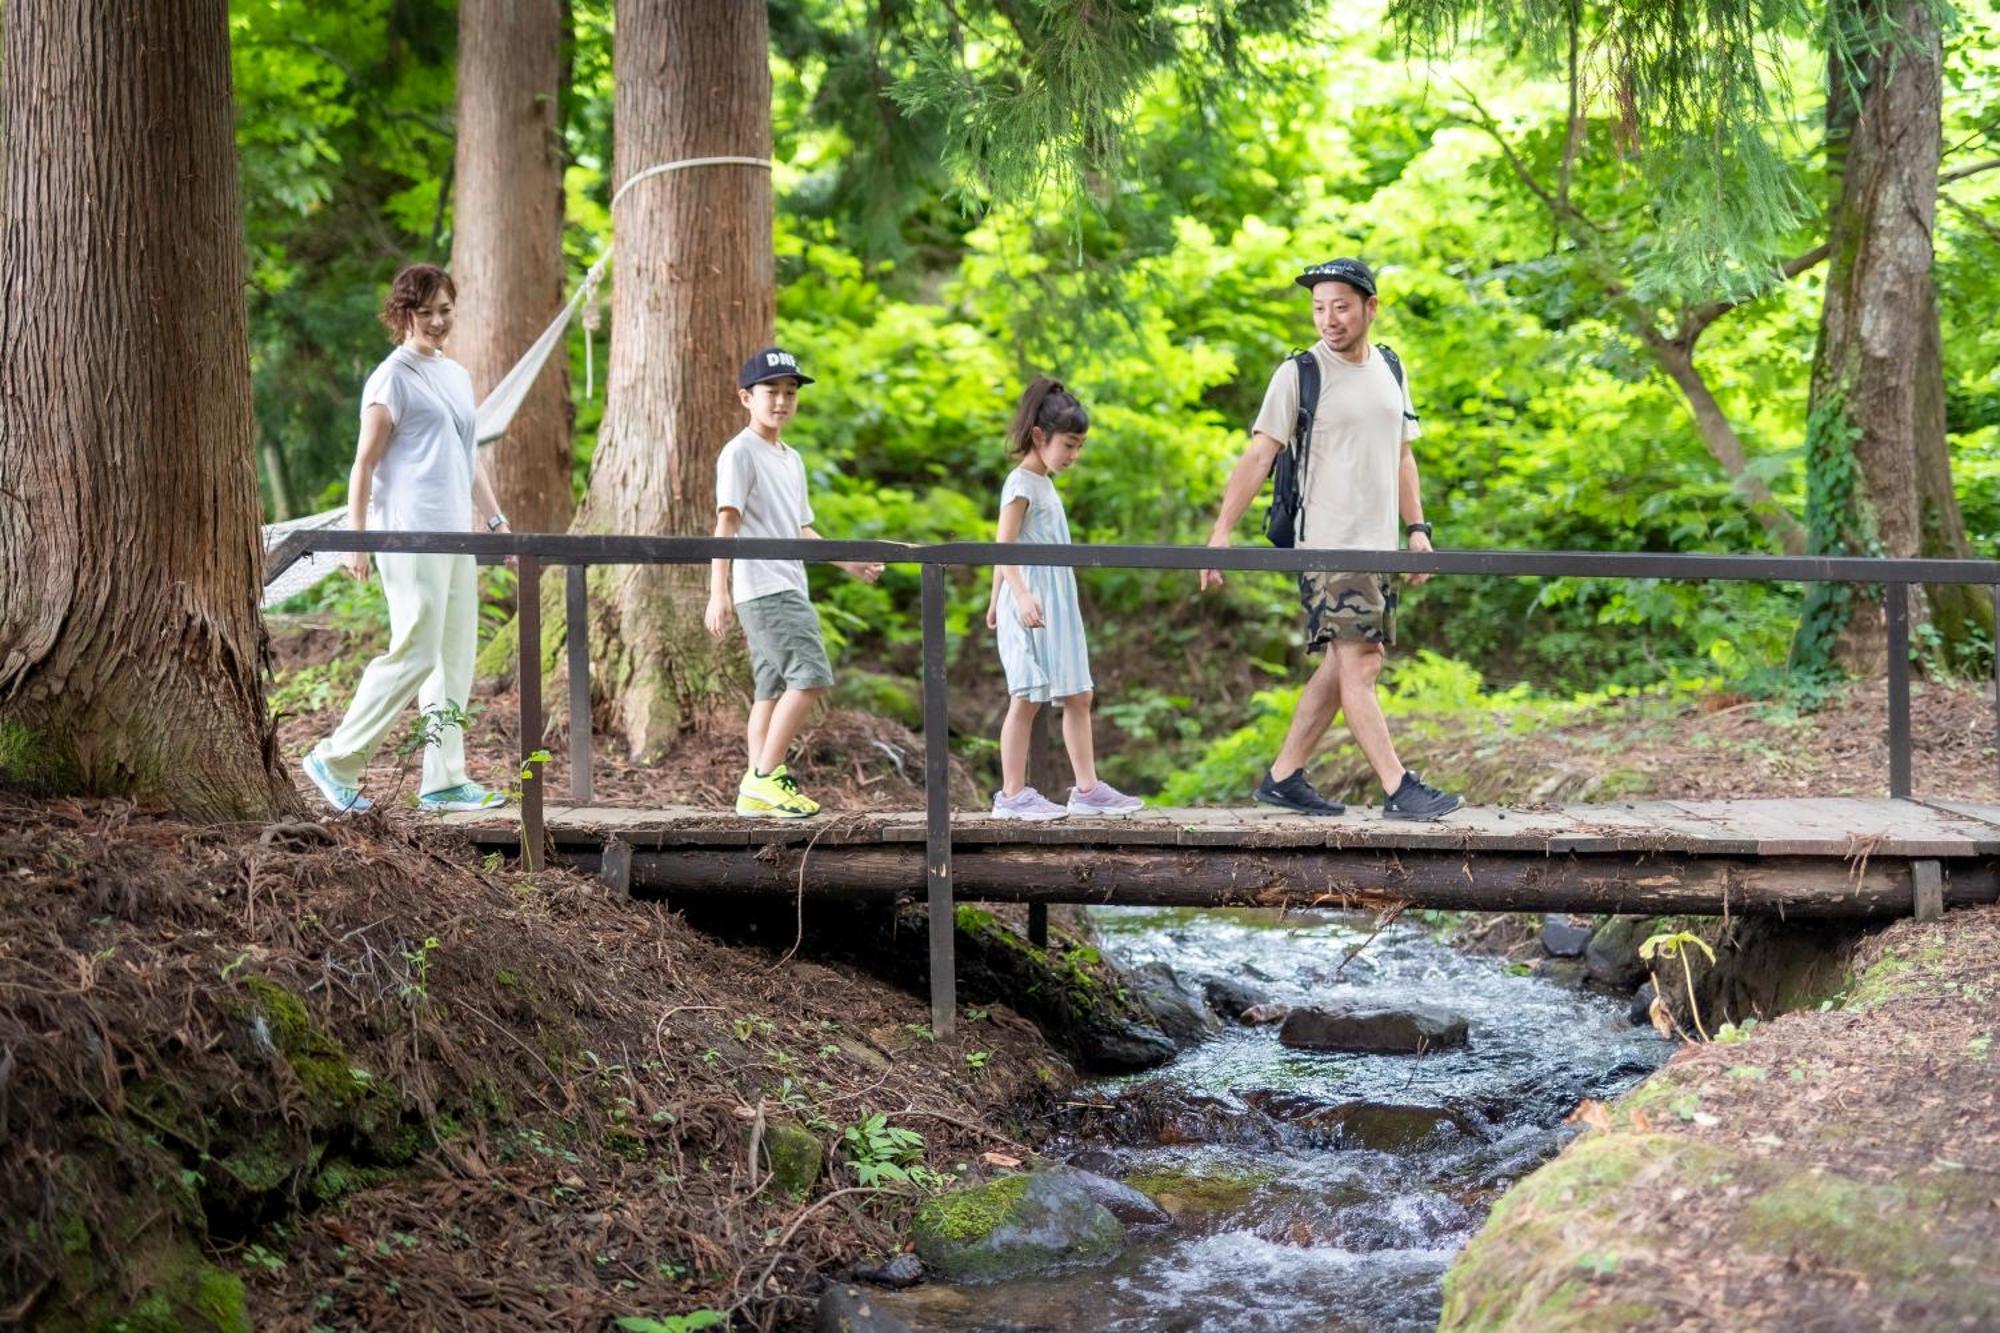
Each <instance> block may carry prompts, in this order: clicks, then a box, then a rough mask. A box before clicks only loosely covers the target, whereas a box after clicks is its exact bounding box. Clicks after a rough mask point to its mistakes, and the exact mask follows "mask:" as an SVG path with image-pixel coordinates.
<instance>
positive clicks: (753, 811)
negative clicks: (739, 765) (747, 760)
mask: <svg viewBox="0 0 2000 1333" xmlns="http://www.w3.org/2000/svg"><path fill="white" fill-rule="evenodd" d="M756 777H757V771H756V770H755V769H750V768H746V769H744V770H743V779H742V781H740V782H738V783H737V784H736V813H737V814H739V815H750V816H753V817H760V816H763V815H768V814H770V813H771V803H770V802H769V801H761V800H758V799H757V798H756V797H755V796H752V795H750V784H751V783H752V782H753V781H755V780H756Z"/></svg>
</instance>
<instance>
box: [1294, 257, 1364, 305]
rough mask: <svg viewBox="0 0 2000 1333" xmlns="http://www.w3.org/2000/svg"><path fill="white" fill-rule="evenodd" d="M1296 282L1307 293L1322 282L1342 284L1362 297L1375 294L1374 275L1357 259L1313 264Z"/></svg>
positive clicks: (1330, 260) (1333, 260)
mask: <svg viewBox="0 0 2000 1333" xmlns="http://www.w3.org/2000/svg"><path fill="white" fill-rule="evenodd" d="M1296 281H1297V282H1298V284H1299V286H1301V287H1303V288H1305V289H1306V290H1307V291H1311V290H1312V289H1313V288H1315V287H1317V286H1319V284H1321V283H1322V282H1344V283H1346V284H1347V285H1348V286H1350V287H1352V288H1354V290H1355V291H1357V292H1360V293H1361V294H1362V295H1363V296H1373V295H1374V294H1375V274H1374V273H1373V271H1371V270H1370V269H1369V267H1368V265H1366V264H1364V263H1362V262H1361V261H1360V260H1358V259H1329V260H1327V261H1326V262H1325V263H1324V264H1314V265H1313V266H1312V267H1311V268H1309V269H1307V270H1306V271H1305V272H1303V273H1301V274H1299V276H1298V278H1297V279H1296Z"/></svg>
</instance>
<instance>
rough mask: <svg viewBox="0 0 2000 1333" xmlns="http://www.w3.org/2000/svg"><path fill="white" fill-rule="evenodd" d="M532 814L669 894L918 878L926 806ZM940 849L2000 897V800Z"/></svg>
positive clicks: (1498, 816) (976, 842)
mask: <svg viewBox="0 0 2000 1333" xmlns="http://www.w3.org/2000/svg"><path fill="white" fill-rule="evenodd" d="M446 821H447V822H448V823H450V824H451V825H453V826H455V827H457V828H460V829H462V830H464V831H465V833H466V834H467V835H468V836H469V837H471V838H472V839H473V840H474V841H475V842H478V843H481V844H483V845H487V846H494V847H507V846H510V845H514V844H517V843H518V839H519V826H518V819H517V816H516V815H515V813H514V812H513V811H511V810H503V811H493V812H484V811H482V812H479V813H476V814H461V815H451V816H447V817H446ZM546 827H547V836H548V839H549V842H550V844H551V846H552V848H553V850H554V853H555V855H556V857H557V858H558V859H560V860H565V861H568V862H570V863H572V864H575V865H578V866H580V867H583V868H587V869H592V870H595V869H597V868H598V866H599V863H600V857H601V854H602V850H603V848H604V847H605V846H606V845H607V843H613V842H615V843H617V844H619V856H618V858H617V862H618V864H619V865H620V866H621V867H622V865H623V864H624V857H625V849H629V850H630V853H631V857H630V861H631V871H630V885H631V888H632V890H633V891H634V892H646V893H651V894H663V895H665V896H668V897H669V898H682V899H685V898H688V897H691V896H709V895H731V894H735V895H746V894H747V895H760V894H784V895H791V894H794V893H808V894H821V895H827V896H835V897H839V896H850V897H852V896H884V897H901V896H915V895H919V894H921V893H922V891H923V884H924V870H925V867H924V816H923V812H922V811H916V810H912V811H896V812H889V813H862V814H840V815H822V816H818V817H815V818H813V819H806V820H775V819H744V818H739V817H737V816H735V815H733V814H720V813H717V812H714V811H703V810H695V809H689V808H666V809H633V808H625V807H617V806H598V805H593V806H563V805H551V806H549V807H548V808H547V811H546ZM952 846H953V876H952V878H953V885H954V891H955V893H956V896H957V897H958V898H960V899H967V900H971V899H988V900H994V901H1027V902H1134V903H1140V902H1146V903H1176V904H1187V905H1199V904H1212V905H1218V906H1220V905H1226V904H1268V905H1281V904H1295V905H1296V904H1304V903H1320V902H1328V901H1336V902H1339V901H1348V902H1357V903H1358V902H1381V901H1390V900H1394V901H1403V902H1410V903H1414V904H1417V905H1420V906H1438V907H1457V908H1471V909H1475V910H1496V911H1514V910H1537V909H1539V910H1569V911H1681V912H1720V911H1723V910H1737V911H1748V912H1756V911H1764V912H1777V913H1784V914H1801V915H1814V916H1881V915H1893V914H1897V913H1907V912H1908V911H1910V910H1911V905H1912V903H1913V902H1914V893H1915V889H1914V884H1913V877H1912V866H1913V865H1914V864H1915V863H1916V862H1919V861H1924V862H1929V861H1935V862H1938V863H1939V864H1940V870H1941V875H1942V878H1943V880H1944V886H1945V887H1944V900H1945V902H1946V903H1947V904H1948V905H1956V904H1962V903H1973V902H1990V901H1994V900H1995V899H1996V898H2000V859H1997V858H2000V807H1989V806H1972V805H1962V804H1950V803H1943V802H1930V803H1921V802H1914V801H1898V800H1863V799H1853V798H1828V799H1814V800H1768V801H1700V802H1697V801H1629V802H1619V803H1614V804H1605V805H1570V806H1561V807H1553V806H1545V807H1525V808H1510V807H1500V806H1481V807H1473V808H1468V809H1466V810H1462V811H1460V812H1458V813H1457V814H1455V815H1453V816H1451V817H1450V818H1449V819H1447V820H1444V821H1442V822H1440V823H1436V824H1408V823H1391V822H1387V821H1385V820H1383V819H1382V818H1381V817H1380V815H1379V813H1378V812H1376V811H1374V810H1350V811H1349V812H1348V813H1347V814H1346V815H1343V816H1340V817H1338V818H1331V819H1308V818H1305V817H1302V816H1298V815H1292V814H1288V813H1286V812H1283V811H1279V810H1273V809H1269V808H1266V807H1252V808H1247V809H1245V808H1225V807H1196V808H1188V809H1152V810H1147V811H1144V812H1142V813H1141V814H1139V815H1136V816H1133V817H1131V818H1127V819H1084V818H1070V819H1065V820H1061V821H1057V822H1054V823H1048V824H1028V823H1019V822H1013V821H1006V820H995V819H993V818H992V817H991V816H989V815H986V814H984V813H983V812H981V813H973V812H967V813H962V814H958V815H954V816H953V819H952Z"/></svg>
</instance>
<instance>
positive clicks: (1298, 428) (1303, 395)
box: [1292, 348, 1319, 529]
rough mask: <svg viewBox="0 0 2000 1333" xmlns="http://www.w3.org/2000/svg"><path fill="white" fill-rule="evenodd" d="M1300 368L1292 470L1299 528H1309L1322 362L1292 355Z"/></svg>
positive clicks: (1309, 354)
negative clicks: (1309, 470) (1309, 476)
mask: <svg viewBox="0 0 2000 1333" xmlns="http://www.w3.org/2000/svg"><path fill="white" fill-rule="evenodd" d="M1292 364H1293V365H1294V366H1296V367H1298V375H1299V416H1298V420H1297V422H1296V423H1294V425H1293V426H1292V466H1293V467H1294V469H1296V475H1297V477H1298V485H1299V527H1300V528H1301V529H1304V527H1305V525H1306V463H1307V461H1308V460H1309V459H1310V458H1311V457H1312V438H1313V413H1315V412H1317V411H1318V410H1319V360H1318V358H1316V357H1314V356H1313V354H1312V349H1311V348H1307V349H1306V350H1305V351H1303V352H1294V353H1293V354H1292Z"/></svg>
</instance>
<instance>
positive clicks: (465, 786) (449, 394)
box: [305, 264, 508, 812]
mask: <svg viewBox="0 0 2000 1333" xmlns="http://www.w3.org/2000/svg"><path fill="white" fill-rule="evenodd" d="M457 295H458V290H457V288H456V287H455V286H453V284H452V280H451V275H450V274H448V273H446V272H445V271H444V270H443V269H441V268H439V267H438V266H437V265H435V264H412V265H410V266H409V267H408V268H406V269H404V270H403V271H402V272H401V273H398V274H397V275H396V280H395V282H394V283H393V284H392V285H391V287H390V288H389V299H388V300H387V301H385V302H384V303H383V305H382V322H383V324H385V325H387V326H388V329H389V333H390V336H391V337H392V338H394V339H395V340H396V343H397V346H396V350H395V351H393V352H391V353H389V355H388V358H387V359H386V360H384V361H383V362H382V364H381V365H379V366H377V367H376V368H375V373H374V374H372V375H370V376H369V377H368V385H367V387H366V388H365V389H363V390H362V392H361V440H360V444H359V446H358V447H357V448H356V449H355V452H354V470H353V471H352V472H350V473H349V474H348V478H347V522H348V526H349V527H351V528H353V529H354V530H355V531H356V532H360V531H362V530H363V529H365V528H369V527H376V528H388V529H394V530H402V531H411V530H420V531H430V532H468V531H485V532H506V531H507V530H508V529H507V518H506V515H504V514H502V513H501V512H500V505H499V503H498V501H496V500H495V499H494V498H493V487H492V485H491V483H489V482H488V481H487V479H486V473H485V470H484V469H483V468H481V467H480V466H479V453H478V444H477V441H476V438H475V434H474V428H473V401H472V377H471V376H470V375H468V374H466V372H465V367H463V366H461V365H459V364H458V363H457V362H456V361H453V360H452V359H451V358H449V357H447V356H446V355H445V354H444V344H445V340H446V339H448V338H449V337H450V336H451V324H452V305H453V302H454V301H455V300H456V298H457ZM375 561H376V564H377V565H378V566H379V567H380V568H381V571H382V591H383V592H384V594H386V595H387V597H388V599H389V651H387V652H386V653H383V654H382V655H381V656H380V657H378V658H376V659H375V660H374V661H372V662H370V663H369V664H368V669H367V670H366V671H364V672H362V674H361V684H360V685H359V686H358V687H357V688H356V689H355V692H354V702H353V703H351V704H349V705H348V707H347V716H346V717H345V718H343V719H342V720H341V723H340V728H339V729H338V730H337V731H335V732H334V733H333V735H332V736H329V737H328V738H327V739H325V740H323V741H321V742H320V743H319V744H318V745H317V746H315V747H314V749H313V751H312V753H310V754H308V755H307V756H306V759H305V771H306V776H307V777H308V778H310V779H312V783H313V785H314V786H315V787H318V788H319V790H320V794H321V795H322V796H324V797H326V799H327V801H328V802H329V803H331V804H332V805H333V807H334V809H336V810H339V811H342V812H349V811H359V810H366V809H368V808H369V806H370V805H371V804H372V802H370V801H369V799H368V798H367V797H365V796H363V795H362V794H361V775H362V772H363V771H364V770H365V769H366V768H367V767H368V760H369V757H370V756H372V755H373V754H374V753H375V750H376V748H377V747H378V746H380V745H381V743H382V740H383V738H384V737H385V736H387V735H388V734H389V731H390V730H391V728H393V727H394V726H395V725H396V721H397V719H398V718H399V717H400V716H401V714H402V712H403V709H404V708H405V707H407V706H408V704H409V702H410V700H411V699H412V698H414V699H416V700H417V704H418V706H419V708H420V709H421V710H422V713H423V720H424V732H425V744H424V780H423V786H422V788H421V789H420V792H419V795H418V797H417V804H418V805H419V806H420V807H421V808H423V809H425V810H435V811H447V810H484V809H488V808H490V807H493V806H496V805H503V804H505V803H506V798H505V797H503V796H502V795H500V793H498V792H495V791H489V790H487V789H486V788H485V787H482V786H480V785H479V784H478V783H476V782H474V781H472V780H471V779H470V778H469V777H468V776H467V775H466V772H465V731H464V721H465V706H466V703H467V700H468V698H469V696H470V694H471V689H472V661H473V650H474V647H475V642H476V638H477V635H478V630H479V577H478V570H477V566H476V565H475V563H474V560H473V557H471V556H469V555H401V554H392V553H390V552H386V551H385V552H383V553H381V554H379V555H377V556H376V557H375ZM346 569H347V572H348V573H349V574H351V575H353V576H354V577H355V578H357V579H361V580H364V581H365V580H366V579H367V578H368V553H367V552H366V551H354V552H351V553H350V554H349V555H348V557H347V560H346Z"/></svg>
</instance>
